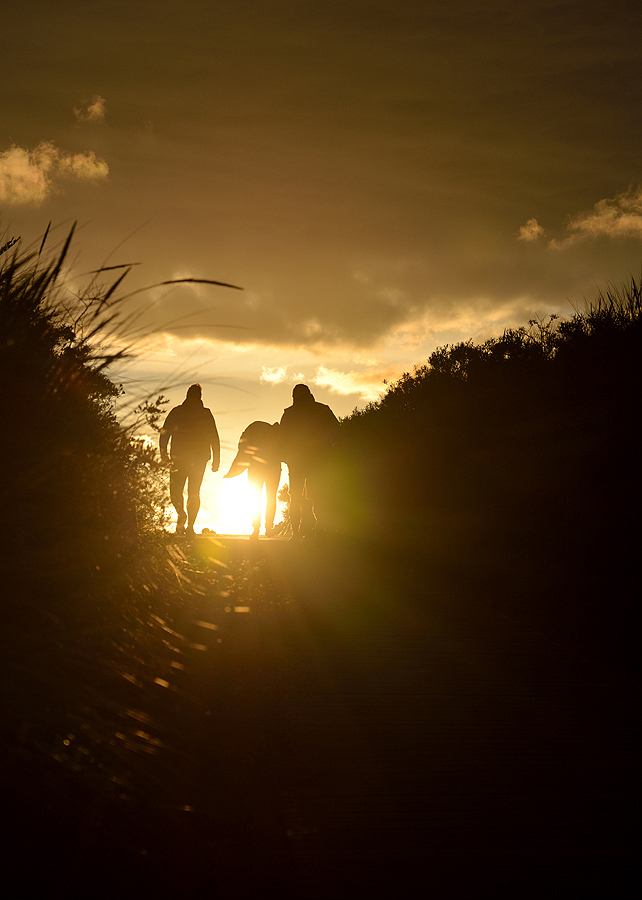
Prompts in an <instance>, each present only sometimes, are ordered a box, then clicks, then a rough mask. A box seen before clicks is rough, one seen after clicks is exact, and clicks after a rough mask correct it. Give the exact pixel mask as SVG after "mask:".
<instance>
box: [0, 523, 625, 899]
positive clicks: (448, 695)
mask: <svg viewBox="0 0 642 900" xmlns="http://www.w3.org/2000/svg"><path fill="white" fill-rule="evenodd" d="M181 553H184V554H185V553H186V554H193V555H195V557H196V558H199V557H200V559H201V560H202V562H203V565H202V566H201V568H200V571H201V574H202V575H203V577H202V581H201V582H200V587H199V590H201V591H202V593H200V594H198V593H196V594H194V592H192V593H191V594H190V600H189V602H187V601H186V602H185V604H184V605H183V606H182V607H180V606H174V607H173V608H170V609H168V610H167V611H166V613H164V614H163V615H156V618H155V619H154V620H153V621H152V624H154V625H155V627H156V628H157V629H161V630H162V633H163V634H164V638H163V642H161V643H162V647H161V650H159V651H157V652H156V656H155V657H154V661H153V664H152V666H151V671H149V672H148V674H147V675H144V674H141V673H140V672H139V671H138V670H136V669H135V668H133V667H132V666H131V665H130V667H129V669H128V670H127V671H125V669H124V668H123V666H126V665H127V658H128V654H127V653H125V654H121V661H120V663H119V666H120V668H118V667H116V668H115V669H114V673H115V676H116V675H117V676H118V677H117V678H116V677H115V678H114V681H113V683H112V682H110V683H109V685H107V684H103V685H101V686H100V693H99V694H98V693H96V691H98V690H99V689H98V687H96V688H95V689H92V690H94V693H93V694H91V692H90V695H89V696H88V697H87V696H85V695H83V697H84V700H83V703H84V706H83V704H82V703H79V702H76V701H77V699H78V697H79V696H80V694H74V697H75V698H76V699H75V700H73V702H74V703H76V705H77V706H78V707H79V709H80V711H79V712H77V713H75V716H76V724H77V725H78V729H81V728H82V727H83V721H84V723H85V727H86V728H88V726H87V722H88V721H89V717H90V713H91V716H93V719H92V723H91V728H93V730H94V731H93V733H94V734H98V733H99V732H100V730H101V729H102V730H103V731H104V735H106V736H109V735H110V734H111V735H112V737H111V738H110V740H111V744H109V741H108V740H107V738H104V741H103V744H102V745H101V746H102V747H103V752H104V755H103V757H101V759H102V765H103V771H104V772H107V771H109V772H113V773H115V774H116V775H117V774H118V773H117V770H118V766H119V765H122V767H123V769H127V773H128V774H127V778H126V779H124V782H123V784H124V786H123V790H122V793H121V794H120V795H119V794H118V793H115V794H113V795H112V796H111V797H107V796H106V795H105V792H104V790H102V789H100V790H99V789H97V788H96V785H94V784H93V782H92V781H91V779H90V778H89V777H88V774H87V772H88V771H89V770H88V768H87V765H86V763H84V762H83V758H82V756H81V755H80V751H77V752H76V757H73V758H72V756H71V752H72V749H73V747H72V748H67V749H66V750H65V753H67V756H65V758H64V760H63V759H62V757H61V758H60V759H58V761H57V762H52V760H51V758H50V757H49V758H45V757H44V755H43V759H42V771H41V776H42V772H43V771H47V772H48V771H49V769H50V770H51V774H50V776H47V784H48V786H49V793H48V795H47V797H46V803H45V808H44V809H43V808H42V806H41V807H38V806H36V809H35V812H36V818H37V823H36V826H35V830H34V816H32V815H30V814H29V811H28V810H27V811H25V809H24V804H22V803H20V798H19V797H18V800H17V801H16V797H15V796H14V798H13V803H14V807H15V806H16V805H19V806H20V809H21V812H20V814H19V816H18V819H19V821H18V823H17V830H16V832H15V840H14V842H13V845H12V846H13V851H14V857H15V854H16V852H18V849H20V850H21V849H22V848H23V844H24V842H25V841H26V840H27V835H28V836H29V838H28V839H29V841H30V842H31V843H30V847H34V846H35V847H37V848H38V855H39V858H40V861H41V867H40V869H39V870H38V873H34V872H33V871H32V872H31V874H30V877H31V878H32V880H33V881H34V884H35V885H36V886H37V887H38V888H39V889H42V887H43V885H45V886H52V887H54V886H56V885H57V884H58V883H59V882H60V880H61V879H63V878H64V877H65V875H64V873H67V882H66V883H67V887H68V892H69V893H70V894H71V895H72V896H73V895H74V885H75V886H76V887H77V888H78V891H77V892H78V895H80V893H82V890H81V889H80V888H81V887H82V886H83V882H84V887H86V879H87V878H94V876H93V875H92V874H91V873H93V872H94V871H95V870H96V867H98V868H99V869H104V870H105V872H109V873H111V874H110V875H109V876H108V877H107V876H105V878H104V879H103V881H101V884H100V885H96V884H94V890H93V894H94V895H96V896H102V894H101V893H100V890H101V889H102V888H104V889H105V895H108V894H110V893H112V892H113V890H114V889H115V888H116V887H117V888H118V889H119V891H120V892H121V894H122V893H124V895H125V896H134V895H135V894H136V893H137V892H139V895H140V892H142V895H147V896H170V895H171V896H175V895H176V894H181V893H185V892H191V891H194V890H207V891H208V893H209V894H210V895H212V896H221V897H263V896H265V897H267V896H279V897H292V898H301V900H316V898H319V900H321V898H329V897H332V898H335V897H337V898H338V897H346V898H348V897H350V898H352V897H360V896H389V895H391V894H392V893H394V894H397V895H400V896H409V895H410V894H411V893H412V894H414V893H415V890H416V887H415V886H416V883H417V880H418V879H419V880H420V882H421V885H422V889H423V890H424V891H425V892H426V893H428V892H431V893H432V894H433V896H435V897H451V896H452V897H455V896H464V895H467V894H471V895H472V894H474V896H475V897H520V898H523V897H536V896H537V897H541V896H543V895H546V896H549V897H565V898H566V897H568V896H571V895H574V896H580V895H581V896H586V897H589V896H596V897H597V896H601V897H604V896H617V897H618V898H623V897H627V896H631V897H632V896H634V895H636V891H635V890H634V889H633V888H632V887H631V886H632V885H633V884H634V881H633V878H632V875H633V871H632V860H633V858H634V856H633V846H632V843H633V838H632V832H633V829H632V822H633V815H634V809H635V806H636V804H635V801H634V797H633V791H632V784H633V774H634V772H635V766H636V758H637V746H638V735H637V729H636V727H635V723H636V713H635V702H636V694H635V691H634V689H633V688H632V687H631V685H630V684H629V682H628V681H627V679H626V677H625V676H623V675H620V674H618V673H614V672H613V671H610V670H608V669H607V668H606V667H605V666H604V665H601V664H599V663H598V662H597V661H596V660H595V659H591V658H585V657H582V656H581V655H578V654H577V652H576V651H574V650H570V649H569V648H568V647H565V646H563V645H562V644H560V643H558V642H555V641H553V640H552V639H551V638H550V636H548V637H547V636H546V635H545V634H543V633H542V632H541V631H538V630H537V629H535V628H533V627H531V626H529V625H528V623H524V622H520V620H519V616H516V617H509V616H506V615H501V614H498V615H497V616H492V615H488V614H480V613H479V610H480V608H481V609H486V608H490V606H491V604H489V603H487V602H486V601H487V600H488V598H484V597H471V596H470V591H471V589H472V588H471V585H470V584H466V583H464V582H463V581H457V580H456V579H453V577H452V575H448V576H447V575H445V574H444V573H441V574H439V573H437V572H433V573H432V574H431V576H430V577H422V578H421V579H418V578H417V577H416V573H415V574H413V573H412V572H408V571H406V572H404V571H402V569H401V567H400V566H399V562H398V560H397V561H395V563H394V565H391V562H390V560H389V559H385V558H383V556H382V554H381V552H379V551H378V550H377V549H376V548H374V549H371V550H368V549H367V548H364V547H359V548H355V547H352V548H350V547H345V546H343V547H336V546H335V547H328V548H323V547H311V548H310V547H292V546H290V545H287V544H285V543H281V542H267V541H266V542H264V541H261V542H259V545H258V546H253V547H252V545H250V543H249V542H247V541H240V540H238V541H232V540H227V541H226V540H219V541H214V542H212V541H210V542H200V543H199V542H196V544H195V545H191V546H190V547H189V548H186V546H185V545H184V546H183V547H182V549H181ZM203 573H204V574H203ZM195 598H196V599H195ZM157 644H158V642H157V643H156V644H154V646H157ZM130 662H131V660H130ZM147 669H148V670H150V665H149V663H148V665H147ZM123 672H125V674H126V675H128V674H129V673H132V672H133V673H134V675H135V676H136V677H135V678H134V675H131V676H130V677H131V678H134V681H136V680H138V681H139V682H141V681H142V680H144V678H145V677H146V678H147V681H148V684H147V686H146V687H145V688H144V689H143V688H141V687H140V684H139V685H138V686H137V685H136V684H134V683H133V682H132V681H131V680H130V681H128V680H127V679H126V678H125V679H123V677H122V674H123ZM115 685H118V693H116V691H115ZM78 690H79V689H78ZM84 690H85V691H86V690H89V688H88V687H87V685H85V688H84ZM92 696H93V702H92V699H91V698H92ZM72 699H73V698H72V697H71V695H70V697H69V698H68V700H69V708H71V706H72V705H73V703H72ZM107 701H108V702H109V704H111V706H110V707H109V709H108V707H107ZM82 710H84V713H83V712H82ZM60 715H62V712H61V713H60ZM65 715H66V716H67V719H66V721H67V724H68V722H69V718H68V717H69V715H70V714H69V712H68V711H67V712H66V713H65ZM132 715H133V716H134V719H132ZM83 716H84V719H83ZM101 716H102V721H101ZM110 716H111V717H112V718H113V720H114V721H113V722H108V719H109V717H110ZM125 719H126V720H127V722H128V724H127V726H126V725H125V724H124V720H125ZM116 728H117V729H118V734H120V738H119V741H117V742H116V746H117V749H118V754H119V755H117V757H114V754H116V750H115V749H114V747H113V746H112V745H113V744H114V739H113V734H114V729H116ZM78 729H76V732H77V731H78ZM87 734H89V730H88V731H87ZM125 738H126V740H125ZM121 739H122V740H121ZM71 743H72V745H73V744H74V743H75V744H77V743H78V740H77V739H76V738H74V740H73V741H72V742H71ZM98 744H99V738H98V737H95V738H94V750H93V751H92V752H94V755H95V756H96V757H98V751H96V749H95V748H96V746H98ZM85 745H87V746H89V744H88V738H87V739H86V740H85ZM108 751H109V752H110V753H111V754H112V756H111V757H109V761H108V756H107V753H108ZM75 760H77V762H75ZM61 761H62V762H64V766H63V767H62V769H61V766H60V762H61ZM74 765H76V770H75V771H74ZM110 766H111V768H110ZM61 772H62V778H61ZM114 777H115V776H114ZM54 785H55V789H54V787H53V786H54ZM22 794H23V795H24V791H23V792H22ZM125 797H127V798H128V799H123V798H125ZM30 799H31V800H34V798H33V797H31V798H30ZM36 802H37V801H36ZM21 828H22V829H24V834H22V833H21V832H20V829H21ZM17 848H18V849H17ZM70 872H73V873H75V875H74V878H72V880H71V881H69V880H68V876H69V873H70ZM43 873H44V874H43ZM462 892H463V893H462ZM69 893H68V895H69Z"/></svg>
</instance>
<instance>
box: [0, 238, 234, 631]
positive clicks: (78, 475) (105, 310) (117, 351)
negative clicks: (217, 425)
mask: <svg viewBox="0 0 642 900" xmlns="http://www.w3.org/2000/svg"><path fill="white" fill-rule="evenodd" d="M74 231H75V227H72V228H71V230H70V231H69V233H68V235H67V237H66V239H65V240H64V241H63V242H62V246H61V247H58V248H57V249H56V248H54V249H53V250H52V251H51V253H47V248H46V242H47V240H48V237H49V229H47V231H46V232H45V235H44V237H43V239H42V242H41V244H40V246H39V247H38V249H37V250H35V249H31V250H27V251H25V252H22V251H21V250H20V245H19V244H18V246H15V245H16V244H17V241H16V240H14V239H12V240H9V241H7V242H6V243H5V244H4V246H3V247H2V248H1V249H2V258H1V259H0V335H1V338H0V403H1V405H2V408H3V410H4V411H5V412H4V414H5V416H6V420H5V421H6V422H7V423H9V434H8V436H7V439H5V440H3V442H2V446H1V447H0V464H1V466H2V470H3V472H5V473H6V477H5V478H4V479H3V483H2V487H1V488H0V492H1V497H2V503H3V508H4V510H5V513H6V514H5V515H4V516H3V519H2V525H1V526H0V554H1V558H2V568H3V572H4V575H5V579H6V584H7V585H8V586H9V590H8V591H7V601H6V603H7V606H11V607H12V608H13V611H14V613H15V614H16V615H17V616H19V617H22V618H23V619H24V620H25V621H27V620H28V619H29V617H32V620H39V619H40V618H41V617H42V616H44V617H45V618H47V617H53V619H56V618H58V617H62V618H65V617H66V616H69V615H73V614H72V613H71V610H72V609H75V606H76V604H80V606H81V607H83V609H84V613H85V614H87V613H88V612H89V610H91V608H92V602H93V601H95V600H96V597H97V596H98V595H106V596H111V587H110V585H111V582H112V580H113V581H114V584H118V585H119V587H120V588H121V589H122V579H124V582H125V584H128V583H130V582H131V579H132V577H134V578H135V573H134V575H132V572H131V571H130V568H131V567H132V566H133V567H134V569H135V568H136V566H138V565H140V562H141V560H147V562H149V559H151V557H149V559H148V558H147V557H146V553H151V554H152V555H153V551H154V548H155V547H156V548H158V540H159V537H160V535H161V534H162V532H163V528H164V526H165V524H166V521H165V518H166V506H167V487H166V485H165V483H164V481H165V473H164V471H163V467H162V465H161V463H160V462H159V460H158V459H157V453H156V449H155V448H154V447H152V446H149V444H148V443H147V442H146V441H144V440H143V439H139V438H137V437H136V435H137V433H138V432H139V431H140V429H141V426H142V425H143V423H147V424H149V425H151V426H152V427H157V425H158V421H159V418H160V416H161V415H162V412H163V408H164V405H165V401H164V398H163V397H162V396H159V397H158V398H156V399H153V398H151V397H149V398H147V399H146V400H144V401H143V402H142V403H141V404H139V406H138V407H137V408H136V410H135V411H134V416H133V420H132V419H130V421H129V423H128V424H123V422H122V421H121V420H120V419H119V417H118V415H117V401H118V399H119V397H120V396H121V394H122V388H121V387H120V386H119V385H118V384H116V383H115V382H114V381H113V380H112V379H111V377H110V375H109V369H110V367H111V366H113V365H114V364H115V363H117V362H119V361H121V360H123V359H125V358H126V357H127V356H130V355H132V354H133V352H134V351H133V345H134V344H135V338H131V339H130V335H131V334H132V332H133V331H134V330H135V328H136V323H137V314H136V313H128V312H127V306H126V301H127V300H129V299H130V297H131V296H133V294H131V295H127V294H123V293H122V292H121V291H120V290H119V289H120V287H121V285H122V282H123V279H124V278H125V276H126V275H127V272H128V271H129V269H130V266H129V265H128V266H126V267H119V266H109V267H107V268H106V269H99V270H97V271H96V272H94V273H90V274H91V278H90V279H89V281H88V283H87V284H85V285H84V286H83V287H82V288H80V289H79V290H77V291H76V293H71V292H70V290H69V288H65V286H64V282H63V275H64V273H65V266H66V265H67V261H68V256H69V252H70V247H71V244H72V240H73V237H74ZM119 268H124V271H123V272H121V273H120V274H119V275H118V276H117V277H116V278H115V280H113V281H112V282H111V283H109V282H107V283H106V284H105V283H103V282H102V281H101V276H102V275H103V274H104V273H108V274H107V277H108V278H109V277H110V276H111V272H112V270H113V269H119ZM187 280H189V281H191V280H193V279H187ZM172 283H174V282H172ZM204 283H210V284H216V285H221V286H225V287H235V286H233V285H222V283H220V282H204ZM139 292H140V291H138V290H137V291H135V292H134V294H138V293H139ZM154 552H155V551H154ZM144 580H145V579H144V578H143V579H141V581H144ZM88 592H89V594H91V595H92V602H88V600H87V597H88Z"/></svg>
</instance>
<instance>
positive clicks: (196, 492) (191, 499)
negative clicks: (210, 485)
mask: <svg viewBox="0 0 642 900" xmlns="http://www.w3.org/2000/svg"><path fill="white" fill-rule="evenodd" d="M206 465H207V461H205V462H202V463H192V464H191V465H190V467H189V470H188V475H187V530H188V531H193V530H194V523H195V522H196V517H197V515H198V511H199V509H200V508H201V484H202V483H203V475H204V474H205V466H206Z"/></svg>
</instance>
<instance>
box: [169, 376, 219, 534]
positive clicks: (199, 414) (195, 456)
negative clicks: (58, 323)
mask: <svg viewBox="0 0 642 900" xmlns="http://www.w3.org/2000/svg"><path fill="white" fill-rule="evenodd" d="M202 394H203V390H202V388H201V386H200V384H193V385H191V387H190V388H189V389H188V391H187V396H186V398H185V400H184V401H183V403H181V405H180V406H175V407H174V409H172V410H170V412H169V415H168V416H167V418H166V419H165V423H164V425H163V428H162V430H161V434H160V441H159V447H160V454H161V459H162V460H163V462H168V463H171V467H170V473H169V495H170V499H171V501H172V505H173V507H174V509H175V510H176V513H177V515H178V519H177V521H176V534H183V533H185V532H187V534H194V523H195V522H196V517H197V515H198V511H199V509H200V507H201V484H202V482H203V475H204V474H205V467H206V466H207V463H208V462H209V461H210V460H211V461H212V472H218V468H219V465H220V462H221V444H220V441H219V436H218V431H217V429H216V422H215V421H214V416H213V415H212V411H211V410H209V409H207V407H205V406H203V400H202ZM168 443H169V444H170V451H169V455H168V453H167V445H168ZM186 482H187V512H185V498H184V496H183V494H184V490H185V483H186ZM186 524H187V528H186V527H185V526H186Z"/></svg>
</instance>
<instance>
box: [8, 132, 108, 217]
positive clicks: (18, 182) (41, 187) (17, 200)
mask: <svg viewBox="0 0 642 900" xmlns="http://www.w3.org/2000/svg"><path fill="white" fill-rule="evenodd" d="M108 173H109V167H108V165H107V163H106V162H105V160H104V159H101V158H100V157H98V156H96V154H95V153H94V151H93V150H87V151H86V152H85V153H66V152H65V151H64V150H60V149H59V148H58V147H56V145H55V144H54V143H52V142H51V141H43V142H41V143H40V144H38V146H37V147H36V148H35V149H34V150H27V149H25V148H23V147H17V146H15V145H13V146H11V147H9V149H8V150H4V151H2V152H1V153H0V202H4V203H11V204H21V203H35V204H38V203H42V202H43V200H45V199H46V198H47V197H48V196H49V195H50V194H52V193H55V192H56V191H57V189H58V184H57V182H58V179H60V178H65V177H67V178H78V179H84V180H96V179H102V178H106V177H107V175H108Z"/></svg>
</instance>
